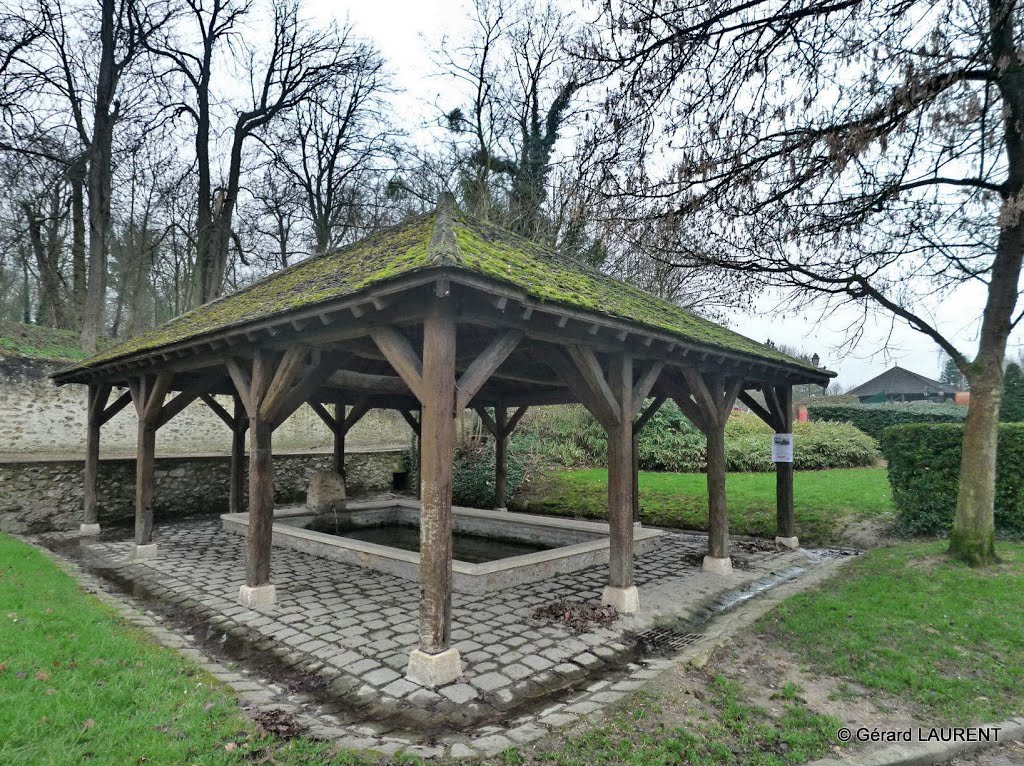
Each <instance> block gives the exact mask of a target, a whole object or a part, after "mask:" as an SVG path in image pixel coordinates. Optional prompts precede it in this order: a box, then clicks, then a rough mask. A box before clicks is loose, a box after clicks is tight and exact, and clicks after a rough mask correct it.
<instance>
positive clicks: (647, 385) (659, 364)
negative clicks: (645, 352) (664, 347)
mask: <svg viewBox="0 0 1024 766" xmlns="http://www.w3.org/2000/svg"><path fill="white" fill-rule="evenodd" d="M664 367H665V363H664V362H663V361H661V360H660V359H659V360H657V361H656V362H654V363H653V364H652V365H651V366H650V367H648V368H647V372H645V373H644V374H643V375H641V376H640V380H638V381H637V382H636V385H634V386H633V411H632V412H631V413H630V417H632V416H634V415H636V414H637V413H638V412H640V409H641V408H642V407H643V406H644V401H645V400H646V399H647V397H648V396H649V395H650V393H651V389H652V388H654V384H655V383H657V382H658V377H659V376H660V375H661V371H662V369H664ZM662 401H663V402H664V399H662ZM659 406H660V405H659Z"/></svg>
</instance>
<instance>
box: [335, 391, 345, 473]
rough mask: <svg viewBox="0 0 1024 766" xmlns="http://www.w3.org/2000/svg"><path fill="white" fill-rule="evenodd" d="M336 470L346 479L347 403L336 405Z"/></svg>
mask: <svg viewBox="0 0 1024 766" xmlns="http://www.w3.org/2000/svg"><path fill="white" fill-rule="evenodd" d="M334 424H335V426H334V429H333V431H334V460H333V462H332V467H333V468H334V472H335V473H336V474H338V475H339V476H341V478H342V481H344V480H345V433H346V431H345V427H344V426H345V405H344V404H335V405H334Z"/></svg>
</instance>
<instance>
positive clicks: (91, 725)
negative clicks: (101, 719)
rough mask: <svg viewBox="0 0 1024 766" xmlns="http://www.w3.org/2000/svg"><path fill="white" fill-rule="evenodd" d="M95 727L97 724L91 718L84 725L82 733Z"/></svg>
mask: <svg viewBox="0 0 1024 766" xmlns="http://www.w3.org/2000/svg"><path fill="white" fill-rule="evenodd" d="M95 725H96V722H95V721H94V720H92V719H91V718H87V719H86V720H85V723H83V724H82V731H89V729H91V728H92V727H93V726H95Z"/></svg>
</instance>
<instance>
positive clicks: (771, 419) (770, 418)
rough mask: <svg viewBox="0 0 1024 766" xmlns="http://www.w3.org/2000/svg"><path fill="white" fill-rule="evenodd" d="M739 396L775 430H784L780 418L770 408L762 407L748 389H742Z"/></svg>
mask: <svg viewBox="0 0 1024 766" xmlns="http://www.w3.org/2000/svg"><path fill="white" fill-rule="evenodd" d="M738 398H739V400H740V401H741V402H743V403H744V404H745V405H747V408H748V409H749V410H750V411H751V412H753V413H754V414H755V415H757V416H758V417H759V418H761V420H763V421H764V422H765V423H767V424H768V425H769V427H770V428H771V429H772V430H773V431H775V432H777V433H778V432H781V431H782V430H783V429H782V425H781V424H780V423H779V420H778V418H776V417H775V415H774V414H772V413H771V412H770V411H769V410H767V409H765V408H764V407H762V406H761V404H760V402H758V401H757V399H755V398H754V397H752V396H751V395H750V394H749V393H747V392H746V391H740V392H739V394H738Z"/></svg>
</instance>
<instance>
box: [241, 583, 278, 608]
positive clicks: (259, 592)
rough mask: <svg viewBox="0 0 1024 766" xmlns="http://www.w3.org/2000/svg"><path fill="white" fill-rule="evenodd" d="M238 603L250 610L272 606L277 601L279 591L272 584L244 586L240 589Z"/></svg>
mask: <svg viewBox="0 0 1024 766" xmlns="http://www.w3.org/2000/svg"><path fill="white" fill-rule="evenodd" d="M238 601H239V602H240V603H241V604H242V606H247V607H249V608H250V609H252V608H253V607H255V606H270V605H272V604H273V603H275V602H276V601H277V589H276V588H275V587H274V586H273V584H272V583H267V584H266V585H255V586H251V585H243V586H242V587H240V588H239V589H238Z"/></svg>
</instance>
